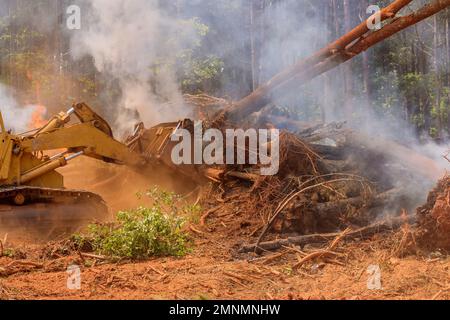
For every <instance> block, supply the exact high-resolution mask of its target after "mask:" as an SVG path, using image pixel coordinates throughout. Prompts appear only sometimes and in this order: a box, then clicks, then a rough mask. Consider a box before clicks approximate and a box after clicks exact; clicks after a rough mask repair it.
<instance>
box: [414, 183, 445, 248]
mask: <svg viewBox="0 0 450 320" xmlns="http://www.w3.org/2000/svg"><path fill="white" fill-rule="evenodd" d="M417 213H418V216H419V227H418V230H417V231H416V233H417V241H418V244H419V245H420V246H421V247H422V248H424V249H431V250H434V249H444V250H450V176H445V177H444V178H443V179H442V180H440V181H439V183H438V185H437V187H436V188H435V189H434V190H433V191H431V193H430V194H429V196H428V201H427V203H426V204H425V205H424V206H422V207H421V208H419V209H418V211H417Z"/></svg>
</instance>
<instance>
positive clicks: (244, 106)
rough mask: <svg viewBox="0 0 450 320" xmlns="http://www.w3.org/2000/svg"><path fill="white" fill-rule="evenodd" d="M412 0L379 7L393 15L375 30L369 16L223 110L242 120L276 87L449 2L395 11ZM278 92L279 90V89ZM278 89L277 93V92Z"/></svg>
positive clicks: (302, 78) (331, 64)
mask: <svg viewBox="0 0 450 320" xmlns="http://www.w3.org/2000/svg"><path fill="white" fill-rule="evenodd" d="M411 2H412V0H396V1H394V2H393V3H392V4H390V5H389V6H387V7H386V8H384V9H383V10H382V11H381V20H382V21H385V20H387V19H392V20H391V21H390V22H389V23H387V24H386V25H385V26H383V28H381V29H380V30H378V31H374V32H373V31H372V30H370V29H369V28H368V23H369V22H372V20H373V18H372V17H371V18H369V19H367V20H366V21H364V22H363V23H361V24H360V25H359V26H357V27H356V28H355V29H353V30H352V31H350V32H349V33H347V34H345V35H344V36H343V37H341V38H340V39H338V40H336V41H335V42H333V43H331V44H330V45H328V46H327V47H325V48H323V49H322V50H320V51H318V52H317V53H315V54H314V55H312V56H310V57H308V58H306V59H304V60H302V61H299V62H298V63H297V64H296V65H294V66H293V67H290V68H288V69H286V70H284V71H282V72H281V73H279V74H278V75H276V76H275V77H273V78H272V79H270V80H269V81H268V82H267V83H265V84H263V85H262V86H261V87H259V88H258V89H257V90H255V91H254V92H253V93H252V94H250V95H249V96H247V97H245V98H243V99H242V100H240V101H239V102H237V103H235V104H234V105H233V106H231V107H230V108H229V109H228V110H226V111H225V114H226V117H227V118H228V119H230V120H232V121H241V120H242V119H244V118H246V117H247V116H249V115H250V114H252V113H253V112H256V111H259V110H260V109H261V108H263V107H264V106H266V105H267V104H268V103H269V102H271V100H272V96H273V95H274V94H275V93H276V91H279V90H287V89H288V88H286V86H287V85H295V86H298V85H301V84H303V83H304V82H307V81H309V80H311V79H313V78H315V77H317V76H319V75H321V74H323V73H325V72H327V71H328V70H331V69H333V68H335V67H336V66H338V65H340V64H342V63H343V62H345V61H348V60H350V59H352V58H353V57H355V56H356V55H358V54H360V53H361V52H363V51H365V50H367V49H368V48H370V47H372V46H374V45H375V44H377V43H379V42H381V41H383V40H384V39H387V38H389V37H391V36H392V35H394V34H396V33H398V32H399V31H401V30H403V29H406V28H408V27H410V26H412V25H414V24H416V23H418V22H420V21H422V20H424V19H426V18H428V17H430V16H432V15H434V14H436V13H438V12H439V11H441V10H443V9H445V8H446V7H448V6H450V0H434V1H432V2H431V3H430V4H427V5H425V6H424V7H422V8H421V9H419V10H417V11H416V12H414V13H412V14H409V15H407V16H404V17H396V14H397V13H398V12H399V11H400V10H401V9H402V8H404V7H405V6H407V5H408V4H409V3H411ZM278 93H279V92H278ZM278 93H277V94H278Z"/></svg>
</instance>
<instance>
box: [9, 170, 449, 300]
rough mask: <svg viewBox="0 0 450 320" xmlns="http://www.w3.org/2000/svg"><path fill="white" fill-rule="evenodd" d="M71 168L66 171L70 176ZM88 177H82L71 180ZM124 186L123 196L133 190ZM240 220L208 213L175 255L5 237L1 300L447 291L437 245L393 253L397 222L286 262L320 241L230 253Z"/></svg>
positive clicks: (109, 197)
mask: <svg viewBox="0 0 450 320" xmlns="http://www.w3.org/2000/svg"><path fill="white" fill-rule="evenodd" d="M67 174H68V175H69V176H70V174H71V173H70V172H68V173H67ZM75 177H76V174H75V172H73V173H72V178H71V179H70V180H68V182H69V181H71V182H72V183H73V181H75V179H74V178H75ZM119 177H120V181H126V179H124V178H123V176H121V173H119ZM80 179H81V178H80ZM129 180H130V179H129ZM131 180H132V179H131ZM88 182H89V181H86V178H85V179H84V180H82V179H81V182H80V184H79V185H76V184H74V185H73V186H72V187H83V186H86V185H87V184H88ZM132 182H133V183H134V182H135V180H132ZM85 183H86V184H85ZM131 184H132V183H131ZM131 184H130V185H131ZM69 187H70V186H69ZM123 188H125V187H123V186H121V189H122V190H125V189H123ZM87 189H90V190H92V191H96V192H99V193H100V194H101V195H102V196H103V197H104V198H105V199H106V201H107V202H108V203H112V202H114V203H113V204H114V206H115V208H118V209H120V208H121V207H127V206H130V205H134V204H130V203H129V202H128V200H127V201H126V203H125V204H121V203H118V202H117V194H118V193H119V192H120V190H117V189H115V190H114V189H113V190H111V193H110V194H108V193H107V192H105V191H104V190H103V191H102V189H108V188H101V189H99V185H98V184H97V185H95V188H94V187H90V188H87ZM127 190H128V191H129V193H130V195H133V194H134V191H138V190H132V189H130V188H129V187H128V188H127ZM130 197H131V196H130ZM247 220H248V219H247V218H246V217H242V216H240V213H239V210H237V211H236V210H235V211H224V212H219V213H215V214H212V215H211V216H210V217H208V220H207V224H206V225H205V226H202V225H200V223H197V224H193V225H191V226H190V228H189V231H190V233H191V237H192V244H191V247H192V252H191V253H190V254H189V255H188V256H186V257H184V258H179V259H178V258H155V259H152V260H148V261H137V262H136V261H121V262H118V263H117V262H108V261H105V260H103V259H98V258H92V257H86V256H81V255H80V254H79V253H77V252H64V250H63V248H64V242H54V243H43V244H25V243H19V244H10V243H8V244H7V245H6V247H5V248H4V251H5V252H6V250H11V249H12V250H13V252H14V253H15V254H14V257H13V258H11V257H1V258H0V299H269V300H271V299H450V258H449V257H448V256H446V255H445V254H443V253H439V252H431V253H426V254H424V253H420V252H419V253H414V254H410V255H406V256H401V255H398V254H396V253H395V252H396V250H395V248H398V246H399V243H400V239H401V238H402V232H403V231H402V230H400V231H398V232H396V233H390V234H382V235H377V236H375V237H373V239H371V240H368V241H349V242H345V241H342V242H340V243H339V245H338V246H337V247H336V249H335V250H334V251H335V256H336V258H334V259H331V260H324V259H322V258H321V259H315V260H311V261H308V262H307V263H305V264H304V265H303V266H302V267H301V268H299V269H297V270H293V265H295V264H296V263H297V262H298V261H299V259H300V255H302V256H303V257H304V256H305V255H307V254H309V253H311V252H315V251H317V250H318V248H315V247H311V246H309V247H308V246H307V247H303V248H301V249H300V248H290V249H288V248H284V249H282V250H280V251H278V252H274V253H272V252H268V253H266V254H264V255H263V256H257V255H256V254H253V253H251V254H238V253H237V249H238V248H239V246H240V245H242V244H245V243H249V242H254V239H255V236H254V234H255V231H258V223H256V222H255V221H252V220H248V221H247ZM256 234H257V233H256ZM0 239H3V235H0ZM299 250H301V252H299ZM280 253H283V254H280ZM72 264H76V265H78V266H80V267H81V281H82V287H81V290H69V289H68V288H67V280H68V276H69V275H68V273H67V267H68V266H70V265H72ZM371 265H375V266H379V268H380V270H381V274H380V276H381V285H382V288H381V289H375V290H370V289H368V281H369V280H370V277H371V275H370V274H369V273H368V268H369V267H370V266H371Z"/></svg>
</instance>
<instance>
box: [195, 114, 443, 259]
mask: <svg viewBox="0 0 450 320" xmlns="http://www.w3.org/2000/svg"><path fill="white" fill-rule="evenodd" d="M387 144H389V145H390V146H391V147H392V148H389V149H386V148H385V147H384V148H383V147H381V145H383V146H386V145H387ZM402 148H405V147H403V146H400V145H398V144H396V143H394V142H385V141H377V139H370V138H366V137H364V135H363V134H362V133H356V132H354V131H353V130H349V129H346V128H345V125H344V124H339V123H332V124H328V125H317V126H314V127H311V128H307V129H304V128H303V129H302V130H299V131H297V132H295V133H291V132H283V133H282V134H281V136H280V170H279V173H278V174H277V175H276V176H269V177H263V176H258V175H257V174H256V173H257V172H258V171H259V170H258V168H256V167H255V166H250V165H248V166H226V167H222V168H215V170H217V171H219V172H220V175H218V176H220V178H221V179H220V180H219V181H218V183H216V185H215V189H214V190H212V191H208V195H207V197H205V199H204V201H203V205H204V206H205V207H209V208H211V209H210V210H209V211H207V214H206V216H207V217H208V218H210V219H211V220H213V218H212V215H213V214H214V213H217V214H219V215H220V216H224V215H226V214H227V212H230V211H231V212H233V214H234V217H235V219H234V220H235V221H233V222H232V223H234V222H235V223H236V225H235V228H234V230H235V231H238V230H239V228H241V229H243V231H242V232H243V233H245V234H246V235H247V236H249V237H248V241H249V242H255V240H256V243H254V244H252V245H246V246H244V247H243V248H241V250H243V251H251V250H254V249H255V248H263V249H266V250H267V249H276V248H279V247H280V246H281V245H282V244H283V243H286V241H287V242H292V241H290V240H287V239H291V240H294V242H295V241H297V243H298V242H305V241H313V240H314V241H316V242H317V240H318V239H322V240H326V241H329V240H331V239H333V238H334V237H336V235H337V234H339V233H340V232H342V230H346V229H347V228H351V230H353V231H354V232H356V233H355V234H353V233H352V232H350V233H349V235H347V237H352V236H353V237H359V238H361V237H364V236H368V237H369V236H371V235H373V234H375V233H377V232H382V231H385V230H393V229H395V228H398V227H400V226H401V225H402V224H403V223H404V222H405V219H404V218H402V217H401V214H402V213H404V212H413V211H414V210H415V208H416V207H417V206H418V205H420V204H421V203H423V202H424V201H425V199H424V198H423V196H422V195H421V193H422V192H423V187H422V186H420V187H419V188H416V186H417V181H421V182H424V181H426V182H427V183H423V185H428V186H431V185H432V183H433V178H434V176H435V175H434V174H433V175H430V171H429V170H427V169H426V168H420V166H417V163H416V162H415V163H412V162H411V161H410V162H408V161H399V157H400V158H401V157H403V156H404V157H411V155H413V158H414V157H415V158H418V159H420V160H419V161H417V162H418V163H421V164H423V163H424V162H425V163H428V162H429V161H431V160H429V159H427V158H425V157H422V156H420V155H418V154H416V153H415V152H414V151H412V150H409V152H408V153H406V154H404V150H403V149H402ZM403 154H404V155H403ZM427 168H429V167H427ZM422 169H423V170H422ZM205 220H206V217H204V219H202V221H203V223H205V222H204V221H205ZM407 220H408V221H409V218H407ZM249 227H251V228H249ZM304 236H306V238H305V237H304ZM280 237H281V238H283V239H281V240H279V238H280ZM274 239H275V242H274ZM283 241H284V242H283ZM318 242H321V241H318Z"/></svg>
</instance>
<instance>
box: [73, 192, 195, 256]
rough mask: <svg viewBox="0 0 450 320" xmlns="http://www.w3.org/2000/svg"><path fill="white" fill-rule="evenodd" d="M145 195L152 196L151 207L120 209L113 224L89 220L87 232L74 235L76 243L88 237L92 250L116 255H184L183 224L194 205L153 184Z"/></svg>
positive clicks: (186, 242)
mask: <svg viewBox="0 0 450 320" xmlns="http://www.w3.org/2000/svg"><path fill="white" fill-rule="evenodd" d="M145 195H146V196H148V197H150V198H151V199H152V200H153V206H152V207H150V208H146V207H139V208H136V209H133V210H129V211H121V212H119V213H118V214H117V222H115V223H113V224H109V225H104V224H92V225H90V226H89V233H88V236H76V241H77V242H78V244H79V245H80V246H83V244H86V241H88V242H89V243H90V245H91V246H92V248H93V249H94V251H96V252H98V253H100V254H103V255H107V256H110V257H117V258H133V259H139V258H148V257H151V256H168V255H171V256H183V255H185V254H186V253H187V252H188V250H189V249H188V246H187V244H188V238H187V233H186V232H185V231H184V229H183V226H184V223H185V221H186V216H187V215H192V214H193V213H195V212H196V211H197V210H198V208H197V207H194V206H187V205H185V204H183V203H182V201H181V198H180V197H179V196H176V195H175V194H173V193H169V192H164V191H160V190H158V189H157V188H153V189H151V190H149V191H147V192H146V193H145ZM138 196H139V197H142V194H140V195H138Z"/></svg>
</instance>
